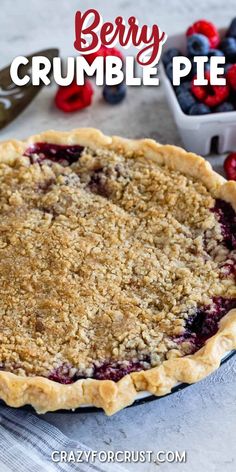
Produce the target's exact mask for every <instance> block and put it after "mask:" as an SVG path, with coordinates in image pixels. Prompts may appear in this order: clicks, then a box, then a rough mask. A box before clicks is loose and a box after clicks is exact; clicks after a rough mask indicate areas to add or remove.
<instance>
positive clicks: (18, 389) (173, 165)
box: [0, 129, 236, 415]
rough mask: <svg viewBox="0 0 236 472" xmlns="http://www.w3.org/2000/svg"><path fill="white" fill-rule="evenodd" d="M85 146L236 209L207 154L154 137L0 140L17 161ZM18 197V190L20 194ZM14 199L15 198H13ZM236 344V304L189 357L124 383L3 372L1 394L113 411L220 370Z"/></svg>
mask: <svg viewBox="0 0 236 472" xmlns="http://www.w3.org/2000/svg"><path fill="white" fill-rule="evenodd" d="M38 142H44V143H51V144H59V145H69V146H72V145H80V146H83V147H85V148H86V147H89V149H92V150H95V151H96V150H97V149H101V150H106V151H109V152H110V151H111V152H112V151H114V152H115V153H120V154H121V155H124V156H127V157H129V158H130V159H132V158H134V159H135V157H136V156H141V157H142V158H143V159H144V160H146V162H147V163H148V162H149V163H150V162H154V163H157V164H158V165H159V166H161V167H164V166H165V167H166V168H168V169H170V170H173V171H177V172H179V173H180V174H183V175H185V176H188V177H191V178H193V179H196V180H197V181H199V182H201V183H202V184H203V185H204V187H205V188H206V189H207V190H208V191H209V192H210V194H211V195H212V196H213V198H219V199H221V200H224V201H226V202H228V203H230V204H231V205H232V206H233V208H234V210H236V183H235V182H227V181H225V179H224V178H223V177H221V176H219V175H218V174H217V173H215V172H214V171H213V170H212V168H211V166H210V164H209V163H208V162H206V161H205V160H204V159H203V158H201V157H199V156H197V155H195V154H192V153H187V152H186V151H184V150H183V149H181V148H177V147H174V146H164V145H160V144H158V143H156V142H155V141H153V140H150V139H142V140H130V139H124V138H120V137H116V136H114V137H108V136H105V135H103V134H102V133H101V132H100V131H98V130H95V129H79V130H74V131H71V132H56V131H48V132H45V133H42V134H39V135H36V136H33V137H30V138H29V139H27V140H26V141H24V142H20V141H7V142H3V143H1V144H0V161H1V163H5V164H6V165H9V164H10V165H14V162H15V161H16V160H17V159H20V158H22V156H23V155H24V153H25V151H26V149H28V148H30V146H32V145H33V144H34V143H38ZM14 198H15V199H17V195H16V196H15V197H14ZM13 204H14V202H13ZM235 348H236V309H233V310H231V311H230V312H229V313H228V314H227V315H226V316H224V318H222V320H221V321H220V323H219V329H218V332H217V333H216V334H215V335H214V336H212V337H211V338H210V339H208V340H207V342H206V343H205V345H204V346H203V347H202V348H201V349H199V350H198V351H197V352H195V353H194V354H191V355H184V357H176V356H170V357H169V358H168V359H167V360H165V361H164V362H162V363H161V364H160V365H158V366H157V367H154V368H151V369H148V370H143V371H138V372H133V373H131V374H129V375H126V376H125V377H123V378H122V379H121V380H119V381H118V382H114V381H112V380H96V379H92V378H84V379H81V380H77V381H76V382H74V383H73V384H70V385H63V384H60V383H57V382H55V381H53V380H49V379H47V378H45V377H43V376H40V375H39V376H33V377H27V376H23V375H16V374H14V373H12V372H8V371H0V398H1V399H3V400H4V401H5V402H6V403H7V404H8V405H10V406H13V407H20V406H23V405H26V404H30V405H32V406H33V407H34V408H35V410H36V411H37V412H38V413H45V412H47V411H55V410H59V409H75V408H78V407H80V406H82V405H87V404H89V405H94V406H96V407H100V408H103V409H104V411H105V412H106V414H108V415H112V414H114V413H115V412H117V411H119V410H120V409H122V408H124V407H126V406H128V405H130V404H132V403H133V402H134V401H135V399H136V397H137V393H138V392H140V391H147V392H150V393H151V394H154V395H157V396H160V395H165V394H168V393H169V392H170V391H171V389H172V388H173V387H174V386H175V385H176V384H178V383H179V382H186V383H194V382H197V381H199V380H201V379H203V378H204V377H206V376H207V375H209V374H210V373H211V372H213V371H214V370H216V369H217V368H218V367H219V365H220V362H221V360H222V358H223V356H224V355H225V354H226V353H227V352H228V351H231V350H233V349H235Z"/></svg>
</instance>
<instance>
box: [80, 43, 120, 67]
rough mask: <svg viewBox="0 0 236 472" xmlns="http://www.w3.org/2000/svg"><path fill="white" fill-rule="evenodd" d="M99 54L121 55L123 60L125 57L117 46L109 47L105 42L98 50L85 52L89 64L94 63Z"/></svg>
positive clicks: (106, 55)
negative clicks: (89, 52)
mask: <svg viewBox="0 0 236 472" xmlns="http://www.w3.org/2000/svg"><path fill="white" fill-rule="evenodd" d="M98 56H102V57H108V56H115V57H119V58H120V59H121V60H122V61H123V59H124V56H123V54H122V53H121V52H120V51H119V50H118V49H116V48H107V47H106V46H104V45H103V44H102V45H101V47H100V49H98V51H95V52H92V53H91V54H84V57H85V59H86V61H87V63H88V64H92V63H93V61H94V59H95V58H96V57H98Z"/></svg>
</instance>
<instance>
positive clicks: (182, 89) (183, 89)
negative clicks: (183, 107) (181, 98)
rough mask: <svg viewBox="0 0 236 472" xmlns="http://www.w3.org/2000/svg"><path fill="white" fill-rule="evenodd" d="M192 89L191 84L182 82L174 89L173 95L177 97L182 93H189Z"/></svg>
mask: <svg viewBox="0 0 236 472" xmlns="http://www.w3.org/2000/svg"><path fill="white" fill-rule="evenodd" d="M191 87H192V82H189V81H187V82H183V83H182V84H180V85H178V87H176V88H175V93H176V95H177V96H178V95H179V94H180V93H182V92H190V90H191Z"/></svg>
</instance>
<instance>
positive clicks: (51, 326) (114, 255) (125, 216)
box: [0, 149, 236, 376]
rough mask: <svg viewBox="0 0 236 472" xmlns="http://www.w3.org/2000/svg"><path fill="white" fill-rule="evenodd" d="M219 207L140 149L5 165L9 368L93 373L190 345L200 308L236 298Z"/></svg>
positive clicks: (2, 251) (1, 248)
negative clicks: (188, 326) (188, 327)
mask: <svg viewBox="0 0 236 472" xmlns="http://www.w3.org/2000/svg"><path fill="white" fill-rule="evenodd" d="M213 206H214V199H213V197H212V196H211V195H210V193H209V192H208V191H207V189H206V188H205V186H204V185H203V184H202V183H200V182H199V181H194V180H191V178H190V177H186V176H184V175H181V174H180V173H178V172H176V171H170V170H168V169H167V168H161V167H160V166H158V165H157V164H155V163H154V162H149V161H147V160H145V159H144V158H143V157H141V156H139V157H138V156H136V157H135V158H133V157H130V158H129V157H127V156H126V157H124V156H122V155H118V154H116V153H114V152H111V151H104V150H99V151H97V152H96V153H95V152H94V151H91V150H89V149H85V150H84V151H83V153H82V156H81V157H80V159H79V161H78V162H77V163H74V164H72V165H71V166H70V167H63V166H62V165H60V164H55V163H53V164H52V163H47V162H46V161H44V162H42V164H41V165H39V164H38V163H35V164H33V165H31V164H30V160H29V159H28V158H27V157H22V159H19V160H18V161H17V162H16V163H15V164H14V166H13V167H10V166H9V165H6V164H3V163H2V164H0V213H1V220H0V281H1V283H0V314H1V316H0V343H1V344H0V362H1V363H2V365H3V367H4V368H5V369H6V370H10V371H12V372H14V373H17V374H21V375H43V376H48V375H50V373H51V372H52V371H53V370H54V369H57V368H58V367H60V366H63V365H66V366H70V375H71V376H73V375H74V374H75V373H76V372H79V375H81V376H83V375H85V376H90V375H93V368H94V365H99V364H101V363H103V362H104V361H109V362H113V361H114V362H115V361H124V360H125V361H132V362H136V361H140V360H143V361H144V364H145V362H146V361H147V363H148V365H150V364H151V365H152V366H156V365H159V364H160V363H161V362H162V361H163V360H164V359H166V358H169V357H170V356H171V355H173V356H175V355H176V356H177V355H185V354H187V353H189V352H190V351H191V345H190V343H189V342H188V341H186V340H184V338H183V340H182V342H180V339H181V335H182V334H183V333H184V329H185V328H184V326H185V323H186V319H187V318H188V317H189V316H191V314H192V313H194V311H195V310H196V307H197V306H202V305H207V304H209V303H210V300H211V299H212V297H214V296H223V297H229V298H232V297H236V290H235V282H234V277H233V275H228V276H227V277H226V276H225V277H224V268H222V267H221V262H222V261H226V260H227V251H228V250H227V249H226V247H225V246H223V245H222V244H220V242H221V241H222V234H221V228H220V224H219V222H218V221H217V218H216V215H215V214H214V213H213V212H212V211H210V209H211V208H212V207H213ZM209 254H210V255H209ZM177 338H178V341H177Z"/></svg>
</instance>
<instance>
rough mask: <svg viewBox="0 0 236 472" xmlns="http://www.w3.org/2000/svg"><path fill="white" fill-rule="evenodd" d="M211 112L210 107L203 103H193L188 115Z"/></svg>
mask: <svg viewBox="0 0 236 472" xmlns="http://www.w3.org/2000/svg"><path fill="white" fill-rule="evenodd" d="M208 113H211V109H210V108H209V107H207V106H206V105H204V103H195V104H194V105H193V106H192V107H191V108H190V110H189V112H188V114H189V115H207V114H208Z"/></svg>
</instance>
